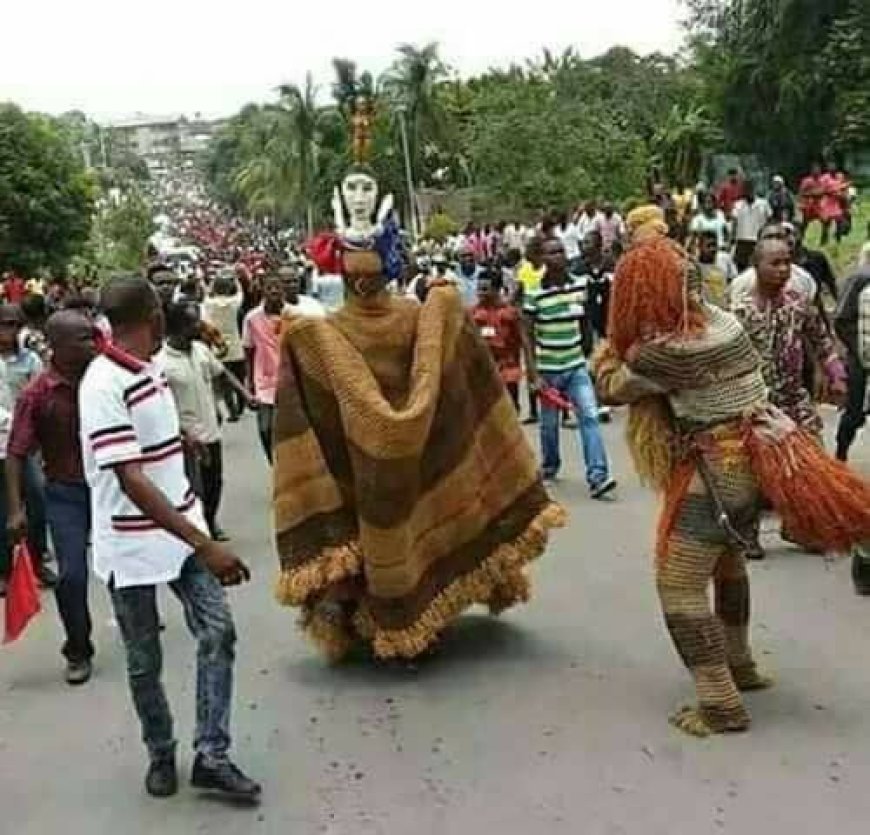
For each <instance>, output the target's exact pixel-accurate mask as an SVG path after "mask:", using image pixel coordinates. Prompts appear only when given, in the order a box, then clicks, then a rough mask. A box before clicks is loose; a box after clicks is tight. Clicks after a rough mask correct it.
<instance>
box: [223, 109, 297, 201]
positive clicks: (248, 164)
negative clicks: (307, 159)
mask: <svg viewBox="0 0 870 835" xmlns="http://www.w3.org/2000/svg"><path fill="white" fill-rule="evenodd" d="M291 130H292V125H291V123H290V120H289V118H288V114H287V113H286V112H283V111H281V110H279V109H277V108H274V107H264V108H261V109H258V110H257V111H256V112H254V111H249V113H248V116H247V119H246V121H245V123H244V126H243V128H241V135H240V138H239V144H240V148H239V158H240V159H242V160H244V162H243V163H242V165H241V166H240V167H239V169H238V170H237V171H236V172H235V174H234V178H233V188H234V190H235V191H237V192H238V193H239V194H240V195H241V197H242V198H243V199H244V201H245V205H246V206H247V208H248V211H250V212H251V213H252V214H254V215H267V214H269V215H272V216H273V217H276V218H286V217H289V216H290V215H292V213H293V210H294V208H295V207H296V206H297V205H298V200H299V177H298V161H297V158H296V155H295V153H294V149H293V144H292V141H291V139H290V135H291Z"/></svg>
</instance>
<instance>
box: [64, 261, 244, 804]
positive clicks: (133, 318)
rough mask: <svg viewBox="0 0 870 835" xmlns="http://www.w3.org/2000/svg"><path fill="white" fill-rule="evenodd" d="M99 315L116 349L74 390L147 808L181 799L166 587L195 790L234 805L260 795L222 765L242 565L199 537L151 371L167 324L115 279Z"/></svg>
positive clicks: (131, 280)
mask: <svg viewBox="0 0 870 835" xmlns="http://www.w3.org/2000/svg"><path fill="white" fill-rule="evenodd" d="M102 305H103V309H104V311H105V313H106V315H107V316H108V318H109V321H110V323H111V325H112V334H113V341H112V342H111V343H109V344H108V345H107V346H106V348H105V349H104V353H103V354H102V355H101V356H98V357H97V358H96V359H95V360H94V361H93V362H92V363H91V365H90V366H89V368H88V370H87V372H85V376H84V379H83V380H82V383H81V388H80V390H79V409H80V415H81V438H82V451H83V457H84V469H85V476H86V478H87V480H88V484H89V486H90V489H91V498H92V501H93V517H92V518H93V527H94V530H93V548H94V570H95V572H96V573H97V575H98V576H99V577H100V578H101V579H102V580H104V581H105V582H106V583H108V585H109V590H110V592H111V596H112V605H113V607H114V611H115V617H116V619H117V621H118V625H119V627H120V630H121V636H122V637H123V640H124V646H125V649H126V653H127V669H128V675H129V681H130V690H131V694H132V697H133V704H134V705H135V707H136V712H137V713H138V715H139V720H140V723H141V725H142V737H143V740H144V742H145V745H146V748H147V750H148V757H149V766H148V771H147V774H146V778H145V788H146V790H147V791H148V793H149V794H151V795H153V796H155V797H168V796H170V795H173V794H175V793H176V792H177V791H178V776H177V770H176V764H175V748H176V742H175V735H174V732H173V720H172V715H171V713H170V709H169V704H168V702H167V699H166V694H165V692H164V690H163V684H162V681H161V666H162V655H161V646H160V631H159V620H158V615H157V601H156V587H157V585H160V584H164V583H166V584H168V585H169V587H170V589H171V590H172V592H173V593H174V594H175V596H176V597H177V598H178V599H179V601H180V602H181V604H182V605H183V607H184V611H185V615H186V619H187V623H188V626H189V628H190V631H191V632H192V633H193V635H194V637H195V638H196V640H197V644H198V649H197V675H196V682H197V684H196V733H195V735H194V748H195V751H196V759H195V761H194V765H193V770H192V776H191V783H192V785H193V786H194V787H195V788H198V789H203V790H210V791H218V792H221V793H222V794H224V795H227V796H229V797H231V798H234V799H237V800H243V801H248V802H254V801H256V800H257V799H258V798H259V796H260V787H259V785H257V784H256V783H255V782H254V781H252V780H250V779H249V778H248V777H246V776H245V775H244V774H243V773H242V772H241V771H240V770H239V769H238V768H237V767H236V766H235V765H234V764H233V763H232V761H231V760H230V759H229V756H228V754H229V748H230V727H229V725H230V708H231V703H232V689H233V662H234V657H235V643H236V632H235V628H234V626H233V620H232V616H231V614H230V609H229V605H228V603H227V599H226V593H225V592H224V590H223V588H221V586H222V585H224V586H228V585H236V584H238V583H241V582H243V581H245V580H247V579H248V578H249V576H250V575H249V572H248V569H247V567H246V566H245V565H244V563H243V562H242V561H241V560H240V559H239V558H238V557H237V556H236V555H235V554H233V553H232V552H231V551H229V550H227V549H226V548H225V547H224V546H222V545H220V544H219V543H216V542H214V541H213V540H212V539H210V538H209V537H208V535H207V534H206V532H205V531H206V525H205V520H204V519H203V517H202V512H201V510H200V507H199V504H198V502H197V501H196V497H195V496H194V495H193V493H192V491H191V489H190V484H189V483H188V480H187V477H186V476H185V472H184V458H183V455H182V444H181V438H180V434H179V431H180V429H179V423H178V414H177V412H176V409H175V404H174V401H173V399H172V393H171V392H170V390H169V386H168V385H167V383H166V378H165V377H164V375H163V373H162V372H161V370H160V369H159V367H158V366H157V365H156V364H155V362H154V356H155V354H157V352H158V351H159V350H160V348H161V346H162V344H163V333H164V319H163V311H162V309H161V305H160V302H159V300H158V297H157V295H156V294H155V292H154V290H153V288H152V287H151V286H150V285H149V284H148V282H147V281H145V280H144V279H140V278H136V277H122V278H117V279H113V280H111V281H110V282H108V284H107V285H106V287H105V288H104V290H103V294H102Z"/></svg>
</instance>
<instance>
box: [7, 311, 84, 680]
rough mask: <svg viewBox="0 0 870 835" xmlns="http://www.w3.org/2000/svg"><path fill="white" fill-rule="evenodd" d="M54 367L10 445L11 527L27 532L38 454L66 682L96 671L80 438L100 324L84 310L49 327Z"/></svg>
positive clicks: (32, 390) (26, 401)
mask: <svg viewBox="0 0 870 835" xmlns="http://www.w3.org/2000/svg"><path fill="white" fill-rule="evenodd" d="M46 332H47V336H48V340H49V345H50V346H51V349H52V360H51V365H50V366H49V367H48V369H46V370H45V371H42V372H40V373H39V374H38V375H37V376H36V377H35V378H34V379H33V380H31V381H30V383H28V384H27V386H26V387H25V388H24V390H23V391H22V392H21V395H20V397H19V398H18V401H17V403H16V404H15V411H14V416H13V418H12V429H11V432H10V436H9V444H8V447H7V451H6V473H5V475H6V490H7V495H8V499H9V514H8V528H9V532H10V534H11V538H12V540H13V541H14V542H20V541H22V540H23V539H24V538H25V537H26V536H27V529H28V518H27V517H28V515H30V511H31V509H32V508H31V506H30V505H29V504H27V503H26V502H25V501H24V497H25V495H26V487H27V480H28V479H27V468H28V466H30V465H31V462H33V461H34V455H35V453H37V452H41V454H42V463H43V470H44V473H45V509H46V516H47V519H48V524H49V527H50V528H51V536H52V540H53V542H54V548H55V552H56V555H57V562H58V566H59V568H60V580H59V582H58V584H57V587H56V589H55V597H56V599H57V607H58V611H59V612H60V619H61V621H62V623H63V626H64V631H65V632H66V643H65V644H64V647H63V654H64V656H65V657H66V659H67V668H66V680H67V682H68V683H69V684H73V685H75V684H84V683H85V682H86V681H87V680H88V679H89V678H90V677H91V658H92V656H93V654H94V647H93V644H92V643H91V617H90V613H89V610H88V561H87V550H88V535H89V532H90V527H91V518H90V515H91V509H90V497H89V492H88V486H87V484H86V483H85V476H84V470H83V469H82V451H81V444H80V442H79V410H78V387H79V382H80V381H81V378H82V375H83V374H84V372H85V369H86V368H87V367H88V364H89V363H90V361H91V360H92V359H93V357H94V353H95V346H94V327H93V323H92V322H91V320H90V319H89V318H88V317H87V316H85V315H84V314H83V313H81V312H79V311H73V310H67V311H61V312H60V313H56V314H55V315H54V316H52V317H51V319H49V321H48V325H47V328H46Z"/></svg>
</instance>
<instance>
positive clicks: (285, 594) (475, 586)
mask: <svg viewBox="0 0 870 835" xmlns="http://www.w3.org/2000/svg"><path fill="white" fill-rule="evenodd" d="M282 350H283V357H282V364H281V375H280V380H279V386H278V397H277V401H276V415H275V467H274V473H275V477H274V478H275V493H274V518H275V534H276V540H277V546H278V554H279V556H280V560H281V574H280V577H279V581H278V592H277V595H278V599H279V601H280V602H281V603H283V604H285V605H291V606H298V607H300V608H301V609H302V612H303V624H304V626H305V629H306V632H307V634H308V635H309V637H310V638H312V639H313V640H314V641H315V642H317V643H318V644H319V646H320V647H321V649H323V650H324V651H325V652H326V653H327V654H328V655H329V656H330V657H333V658H338V657H340V656H341V655H342V654H344V653H345V652H346V651H347V650H348V649H350V647H351V646H352V644H353V643H355V642H358V641H362V642H364V643H368V644H369V645H370V646H371V647H372V649H373V651H374V654H375V655H376V656H379V657H384V658H389V657H395V656H399V657H406V658H411V657H414V656H416V655H419V654H420V653H422V652H425V650H426V649H427V647H429V646H430V645H431V644H432V643H433V642H435V641H436V640H437V639H438V636H439V634H440V633H441V630H442V629H443V628H444V627H445V626H446V625H447V624H448V623H449V622H450V621H452V620H453V619H454V618H455V617H457V616H458V615H459V614H461V612H462V611H464V610H465V609H466V608H468V607H469V606H471V605H473V604H475V603H482V604H486V605H488V606H489V608H490V609H491V610H493V611H496V612H497V611H500V610H502V609H505V608H507V607H508V606H511V605H513V604H515V603H519V602H521V601H523V600H526V599H528V596H529V588H528V579H527V578H526V576H525V572H524V569H525V567H526V565H527V563H529V562H530V561H531V560H533V559H534V558H535V557H537V556H539V555H540V554H541V553H542V552H543V550H544V547H545V545H546V542H547V537H548V531H549V529H550V528H551V527H554V526H559V525H560V524H561V523H562V518H563V511H562V509H561V508H560V507H558V506H557V505H555V504H554V503H553V502H552V501H551V500H550V498H549V496H548V495H547V492H546V490H545V489H544V487H543V484H542V483H541V479H540V475H539V472H538V466H537V461H536V459H535V456H534V454H533V452H532V450H531V448H530V447H529V444H528V442H527V440H526V438H525V436H524V434H523V431H522V428H521V427H520V425H519V422H518V421H517V417H516V411H515V409H514V407H513V404H512V403H511V401H510V399H509V398H508V396H507V394H506V392H505V388H504V385H503V384H502V382H501V380H500V378H499V376H498V373H497V370H496V367H495V365H494V364H493V362H492V359H491V358H490V355H489V351H488V350H487V348H486V346H485V344H484V343H483V341H482V340H481V339H480V337H479V336H478V334H477V329H476V328H475V326H474V324H473V323H472V321H471V319H470V318H469V317H468V316H467V315H466V314H465V312H464V310H463V308H462V301H461V297H460V295H459V293H457V292H456V290H455V289H452V288H447V287H445V288H436V289H434V290H433V291H432V292H431V293H430V295H429V297H428V299H427V301H426V303H425V304H424V305H422V306H420V305H418V304H417V303H416V302H413V301H411V300H410V299H404V298H395V297H393V298H390V299H388V300H387V301H385V302H383V304H380V305H379V306H377V308H376V309H373V307H372V306H367V307H362V306H358V305H357V304H355V303H353V302H349V303H348V304H347V305H345V307H344V308H342V309H341V310H340V311H338V312H337V313H335V314H333V315H332V316H330V317H329V318H328V319H314V318H312V317H289V318H288V319H287V320H286V322H285V327H284V336H283V346H282Z"/></svg>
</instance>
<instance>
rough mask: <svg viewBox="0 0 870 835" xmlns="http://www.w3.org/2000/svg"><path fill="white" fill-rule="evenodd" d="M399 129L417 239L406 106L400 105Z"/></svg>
mask: <svg viewBox="0 0 870 835" xmlns="http://www.w3.org/2000/svg"><path fill="white" fill-rule="evenodd" d="M399 130H400V131H401V133H402V150H403V152H404V154H405V176H406V177H407V180H408V204H409V208H410V210H411V235H412V237H413V239H414V240H415V241H416V240H417V238H419V237H420V232H419V230H418V229H417V197H416V194H415V193H414V172H413V170H412V169H411V151H410V148H409V146H408V128H407V125H406V124H405V108H404V107H399Z"/></svg>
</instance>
